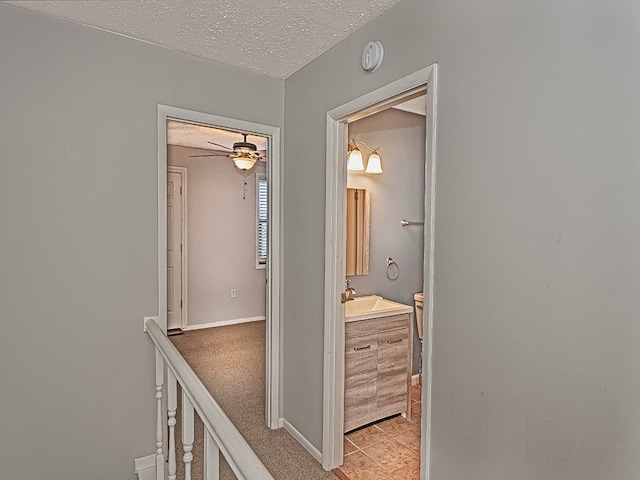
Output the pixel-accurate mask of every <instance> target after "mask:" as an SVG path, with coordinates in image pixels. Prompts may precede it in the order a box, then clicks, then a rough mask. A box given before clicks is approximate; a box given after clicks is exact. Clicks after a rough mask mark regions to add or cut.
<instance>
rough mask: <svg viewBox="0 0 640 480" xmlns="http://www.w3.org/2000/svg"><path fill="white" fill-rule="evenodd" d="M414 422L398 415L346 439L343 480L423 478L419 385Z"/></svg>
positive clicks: (414, 391)
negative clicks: (421, 470) (421, 475)
mask: <svg viewBox="0 0 640 480" xmlns="http://www.w3.org/2000/svg"><path fill="white" fill-rule="evenodd" d="M411 402H412V405H411V419H405V418H404V417H401V416H397V417H392V418H389V419H387V420H382V421H380V422H377V423H374V424H372V425H369V426H367V427H364V428H361V429H359V430H354V431H353V432H349V433H347V434H346V435H345V436H344V464H343V465H342V466H341V467H340V468H339V469H336V470H334V473H335V474H336V475H337V476H338V477H339V478H341V479H343V480H383V479H389V480H418V479H419V478H420V410H421V408H420V407H421V402H420V386H413V387H411Z"/></svg>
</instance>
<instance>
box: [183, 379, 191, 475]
mask: <svg viewBox="0 0 640 480" xmlns="http://www.w3.org/2000/svg"><path fill="white" fill-rule="evenodd" d="M182 447H183V448H184V457H182V459H183V460H184V480H191V461H192V460H193V454H192V453H191V450H192V449H193V405H192V404H191V401H190V400H189V398H188V397H187V394H186V393H185V392H184V390H183V391H182Z"/></svg>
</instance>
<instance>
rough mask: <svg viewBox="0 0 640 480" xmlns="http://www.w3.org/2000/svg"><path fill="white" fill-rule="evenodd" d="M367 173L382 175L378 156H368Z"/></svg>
mask: <svg viewBox="0 0 640 480" xmlns="http://www.w3.org/2000/svg"><path fill="white" fill-rule="evenodd" d="M367 173H374V174H378V173H382V164H381V163H380V155H378V154H377V153H376V152H373V153H372V154H371V155H369V161H368V162H367Z"/></svg>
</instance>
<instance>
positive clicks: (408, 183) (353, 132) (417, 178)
mask: <svg viewBox="0 0 640 480" xmlns="http://www.w3.org/2000/svg"><path fill="white" fill-rule="evenodd" d="M425 132H426V119H425V117H423V116H421V115H416V114H413V113H407V112H402V111H399V110H395V109H393V108H391V109H389V110H385V111H383V112H380V113H377V114H375V115H371V116H369V117H365V118H363V119H361V120H358V121H356V122H353V123H350V124H349V138H350V139H351V138H352V139H354V140H361V141H364V142H365V143H366V144H367V145H370V146H371V147H373V148H376V147H378V146H379V147H380V150H379V151H378V153H379V154H380V156H381V159H382V170H383V173H382V174H380V175H370V174H368V173H365V172H347V173H348V175H347V187H353V188H364V189H366V190H368V191H369V193H370V197H371V233H370V237H371V238H370V241H369V245H370V261H369V275H358V276H352V277H350V278H351V280H352V286H353V287H354V288H355V289H356V291H357V292H358V295H359V296H360V295H372V294H374V295H381V296H382V297H384V298H388V299H389V300H393V301H396V302H400V303H404V304H406V305H411V306H413V303H414V300H413V295H414V293H416V292H421V291H422V288H423V277H422V270H423V262H422V259H423V255H424V227H423V226H418V225H411V226H406V227H403V226H401V225H400V220H401V219H403V218H405V219H408V220H412V221H423V220H424V157H425ZM362 150H363V157H366V156H367V155H368V154H369V152H370V151H369V150H368V149H367V148H366V147H364V146H363V147H362ZM365 161H366V158H365ZM387 257H391V258H393V260H394V261H395V262H396V264H397V265H398V269H399V270H398V278H397V279H396V280H390V279H389V278H388V277H387V274H386V266H387V262H386V260H387ZM394 272H395V270H393V267H392V270H391V274H394ZM413 353H414V356H413V373H417V372H418V363H419V361H420V340H419V339H418V333H417V331H414V352H413Z"/></svg>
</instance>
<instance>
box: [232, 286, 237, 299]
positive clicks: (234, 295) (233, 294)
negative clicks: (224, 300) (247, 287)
mask: <svg viewBox="0 0 640 480" xmlns="http://www.w3.org/2000/svg"><path fill="white" fill-rule="evenodd" d="M231 298H236V289H235V288H232V289H231Z"/></svg>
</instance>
